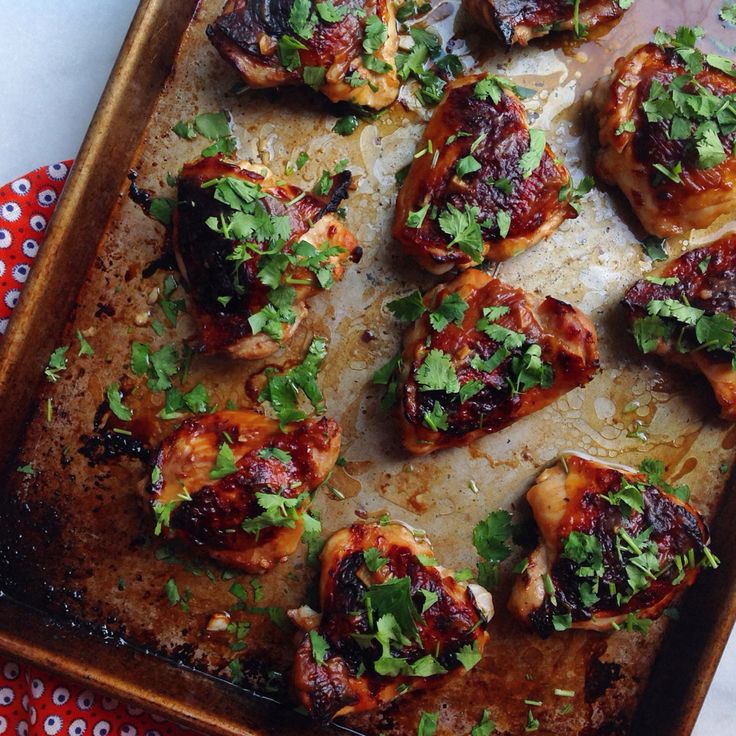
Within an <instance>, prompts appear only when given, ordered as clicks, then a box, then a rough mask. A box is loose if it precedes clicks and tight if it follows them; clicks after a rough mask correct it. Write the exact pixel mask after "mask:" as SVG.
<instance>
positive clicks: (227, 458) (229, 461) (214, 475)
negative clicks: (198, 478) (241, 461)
mask: <svg viewBox="0 0 736 736" xmlns="http://www.w3.org/2000/svg"><path fill="white" fill-rule="evenodd" d="M237 472H238V466H237V465H236V464H235V456H234V455H233V450H232V447H230V445H229V444H228V443H227V442H223V443H222V445H221V446H220V449H219V450H218V452H217V457H216V458H215V464H214V466H213V467H212V469H211V470H210V479H211V480H217V479H218V478H224V477H225V476H227V475H232V474H233V473H237Z"/></svg>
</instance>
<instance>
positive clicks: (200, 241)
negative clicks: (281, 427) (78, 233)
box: [173, 157, 361, 359]
mask: <svg viewBox="0 0 736 736" xmlns="http://www.w3.org/2000/svg"><path fill="white" fill-rule="evenodd" d="M350 179H351V177H350V172H348V171H345V172H343V173H341V174H337V175H335V176H334V177H333V179H332V180H331V181H329V182H327V183H326V184H325V186H324V196H319V195H316V194H310V193H306V192H304V191H302V190H301V189H299V188H298V187H295V186H293V185H291V184H287V183H283V182H276V181H275V180H274V177H273V175H272V174H271V172H270V171H269V170H268V169H266V168H265V167H263V166H259V165H257V164H249V163H240V164H237V165H236V164H233V163H228V162H226V161H224V160H222V159H221V158H219V157H213V158H204V159H201V160H199V161H196V162H194V163H191V164H187V165H186V166H184V168H183V169H182V171H181V174H180V175H179V198H178V201H179V204H178V206H177V208H176V210H175V212H174V217H173V239H174V251H175V253H176V259H177V263H178V264H179V269H180V270H181V272H182V275H183V276H184V278H185V279H186V280H187V282H188V285H189V293H190V295H191V300H192V303H193V304H192V314H193V316H194V318H195V320H196V321H197V323H198V326H199V347H200V349H201V350H202V351H204V352H208V353H209V352H216V351H221V350H224V351H227V352H228V353H230V355H232V356H233V357H236V358H245V359H255V358H263V357H266V356H268V355H271V354H272V353H274V352H276V350H278V348H279V346H280V345H281V343H283V342H284V341H285V340H288V339H289V338H290V337H291V336H292V335H293V334H294V332H295V331H296V329H297V327H298V326H299V323H300V322H301V321H302V319H303V318H304V317H305V315H306V313H307V307H306V305H305V301H306V300H308V299H309V298H310V297H311V296H313V295H314V294H316V293H317V292H318V291H319V290H320V289H329V288H330V287H331V286H332V285H333V283H334V282H335V281H339V280H340V279H341V278H342V275H343V273H344V270H345V267H344V264H345V261H346V260H347V259H348V258H352V259H353V260H357V259H359V257H360V253H361V251H360V249H359V248H358V245H357V241H356V240H355V238H354V236H353V234H352V233H351V232H350V230H348V228H347V227H346V226H345V224H344V223H343V222H342V220H340V219H339V218H338V217H337V216H336V215H335V214H333V213H334V212H335V210H337V208H338V206H339V204H340V202H341V201H342V200H343V199H344V198H345V197H346V196H347V189H348V186H349V184H350Z"/></svg>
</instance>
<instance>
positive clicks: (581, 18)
mask: <svg viewBox="0 0 736 736" xmlns="http://www.w3.org/2000/svg"><path fill="white" fill-rule="evenodd" d="M630 4H631V3H628V5H630ZM463 5H464V6H465V7H466V8H467V9H468V12H469V13H470V14H471V15H473V16H474V17H475V18H477V19H478V21H479V22H480V23H482V24H483V25H484V26H485V27H486V28H489V29H490V30H492V31H493V32H494V33H496V34H497V35H498V37H499V38H500V39H501V40H502V41H503V42H504V43H505V44H506V45H507V46H511V45H512V44H515V43H518V44H519V45H520V46H526V45H527V44H528V43H529V41H531V40H532V39H533V38H538V37H540V36H546V35H547V34H548V33H551V32H553V31H574V33H575V35H576V36H578V37H583V36H585V35H586V33H587V31H588V30H589V29H591V28H595V26H597V25H599V24H601V23H607V22H609V21H612V20H614V19H615V18H618V17H619V16H620V15H621V14H622V13H623V12H624V8H623V7H622V5H626V7H628V5H627V4H626V3H622V2H621V1H620V0H582V1H581V2H580V3H579V5H578V6H577V8H576V7H575V3H574V2H573V1H572V0H463Z"/></svg>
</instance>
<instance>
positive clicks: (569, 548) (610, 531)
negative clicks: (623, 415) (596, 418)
mask: <svg viewBox="0 0 736 736" xmlns="http://www.w3.org/2000/svg"><path fill="white" fill-rule="evenodd" d="M663 473H664V466H663V465H662V464H661V463H659V462H657V461H654V460H648V461H645V462H644V463H643V464H642V472H636V471H635V470H633V469H631V468H625V467H624V466H620V465H609V464H606V463H603V462H600V461H598V460H594V459H593V458H588V457H584V456H581V455H576V454H567V455H564V456H563V457H562V458H561V459H560V460H559V461H558V462H557V463H556V464H555V465H553V466H552V467H551V468H547V469H546V470H544V471H543V472H542V473H541V474H540V475H539V477H538V478H537V481H536V483H535V484H534V485H533V486H532V488H531V489H530V490H529V492H528V493H527V500H528V501H529V505H530V506H531V507H532V512H533V514H534V519H535V521H536V523H537V526H538V528H539V533H540V537H541V539H540V543H539V546H538V547H537V548H536V549H535V550H534V551H533V552H532V553H531V554H530V555H529V557H528V559H527V564H526V568H525V569H524V571H523V572H521V573H520V574H519V576H518V577H517V579H516V581H515V584H514V587H513V590H512V593H511V598H510V600H509V609H510V610H511V612H512V613H513V614H514V615H516V616H517V617H518V618H519V619H521V621H523V622H524V623H525V624H527V625H528V626H530V627H532V628H533V629H534V630H536V631H537V632H538V633H539V634H541V635H542V636H548V635H549V634H551V633H552V632H553V631H564V630H565V629H570V628H573V629H591V630H594V631H610V630H613V629H619V628H622V627H625V628H627V629H629V630H636V631H643V632H646V630H647V628H648V626H649V623H650V622H651V620H652V619H655V618H657V617H658V616H659V615H660V614H661V613H662V612H663V611H664V609H665V608H667V606H669V605H670V604H671V603H672V600H673V599H674V597H675V596H676V595H677V593H678V592H679V591H680V590H682V589H684V588H686V587H687V586H689V585H691V584H692V583H693V582H694V581H695V578H696V576H697V574H698V571H699V569H700V568H701V567H716V566H717V565H718V560H717V559H716V557H714V555H713V553H712V552H711V551H710V549H708V546H707V545H708V540H709V537H708V529H707V527H706V525H705V522H704V521H703V519H702V518H701V516H700V514H699V513H698V512H697V511H696V510H695V509H694V508H693V507H692V506H690V505H689V504H688V503H687V501H686V500H683V499H686V498H687V496H688V493H689V492H688V489H687V486H680V487H678V488H673V487H672V486H670V485H668V484H667V483H666V482H665V481H664V480H663V478H662V474H663Z"/></svg>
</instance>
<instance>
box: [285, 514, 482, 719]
mask: <svg viewBox="0 0 736 736" xmlns="http://www.w3.org/2000/svg"><path fill="white" fill-rule="evenodd" d="M320 605H321V608H322V612H321V615H315V614H314V612H311V609H305V608H304V607H303V608H301V609H297V610H295V611H290V612H289V615H290V617H291V618H292V620H293V621H295V622H296V623H297V624H299V625H301V626H302V627H304V628H306V629H308V633H307V634H306V635H305V636H304V638H303V639H302V642H301V644H300V645H299V648H298V649H297V653H296V659H295V662H294V669H293V673H292V678H293V687H294V691H295V694H296V697H297V700H298V702H299V703H300V704H301V705H302V706H304V708H306V710H307V711H308V712H309V714H310V715H311V716H312V717H313V718H316V719H318V720H320V721H329V720H331V719H332V718H335V717H337V716H344V715H347V714H349V713H359V712H361V711H366V710H371V709H373V708H377V707H378V706H380V705H381V704H382V703H386V702H388V701H390V700H393V699H394V698H396V697H398V696H399V695H401V694H403V693H405V692H408V691H410V690H419V689H423V688H427V687H430V686H432V685H435V684H439V683H441V682H443V681H445V680H446V679H447V678H449V677H452V676H458V675H462V674H463V673H464V672H466V671H467V670H469V669H471V668H472V667H473V666H475V665H476V664H477V663H478V661H480V659H481V656H482V653H483V648H484V647H485V645H486V642H487V641H488V633H487V632H486V626H487V624H488V622H489V621H490V619H491V617H492V616H493V602H492V600H491V595H490V593H488V591H486V590H485V589H484V588H482V587H481V586H479V585H475V584H471V585H468V584H466V583H464V582H460V581H458V580H456V579H455V578H454V573H453V572H452V571H451V570H448V569H446V568H443V567H438V566H437V563H436V562H435V559H434V555H433V552H432V547H431V546H430V544H429V542H428V541H427V540H426V539H425V538H424V537H419V535H418V534H415V533H413V532H412V530H411V529H410V528H409V527H407V526H404V525H403V524H399V523H396V522H393V523H388V524H386V525H382V524H354V525H353V526H351V527H349V528H347V529H341V530H340V531H338V532H336V533H335V534H333V536H332V537H331V538H330V539H329V541H328V542H327V544H326V545H325V548H324V550H323V551H322V572H321V576H320Z"/></svg>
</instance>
